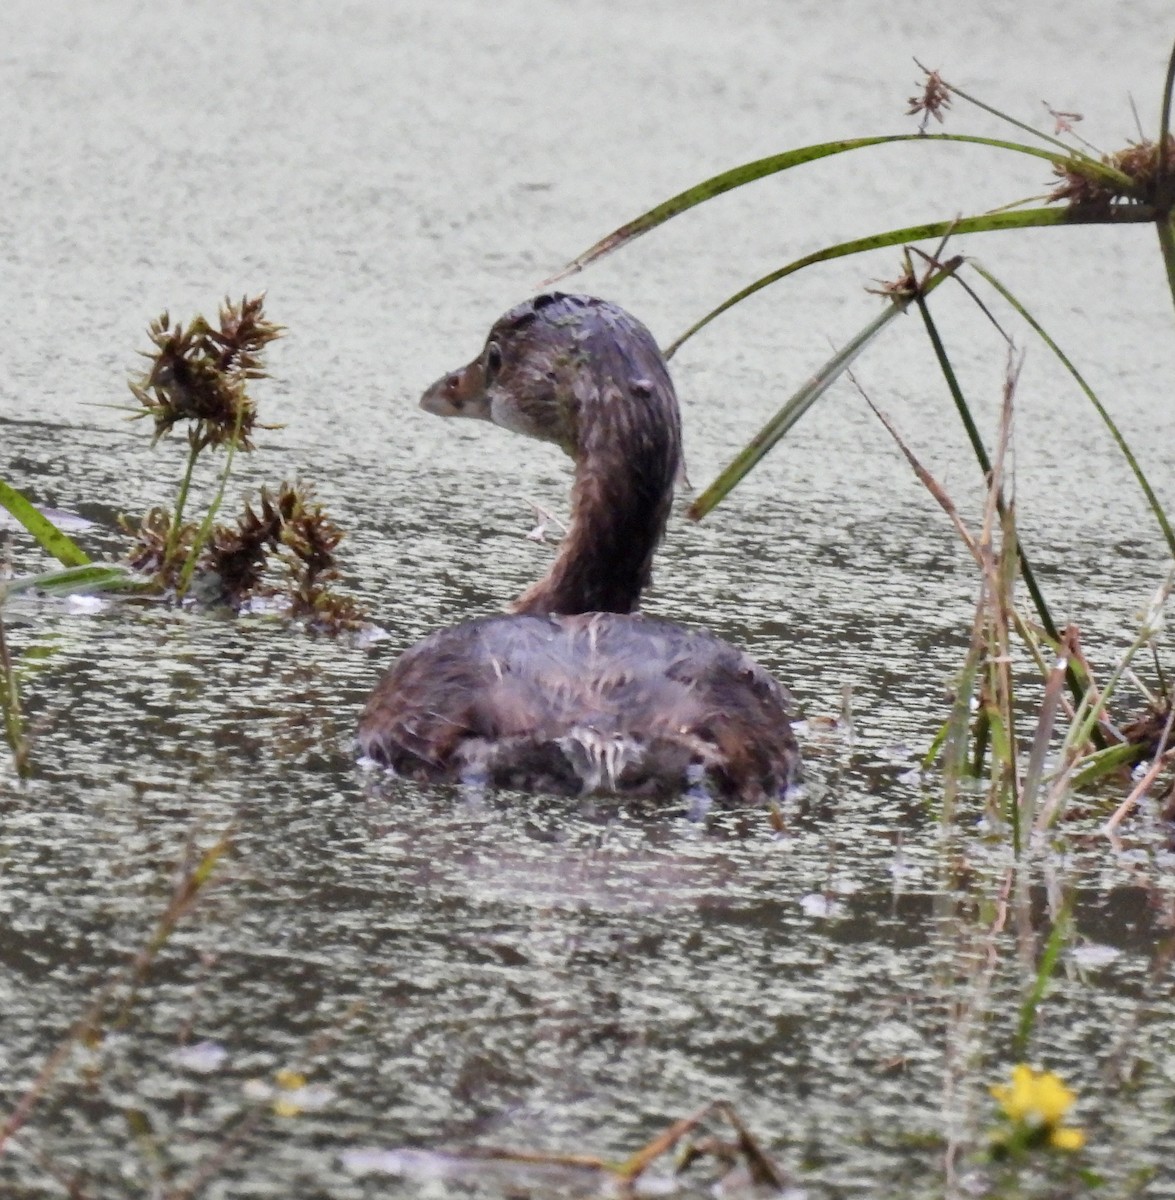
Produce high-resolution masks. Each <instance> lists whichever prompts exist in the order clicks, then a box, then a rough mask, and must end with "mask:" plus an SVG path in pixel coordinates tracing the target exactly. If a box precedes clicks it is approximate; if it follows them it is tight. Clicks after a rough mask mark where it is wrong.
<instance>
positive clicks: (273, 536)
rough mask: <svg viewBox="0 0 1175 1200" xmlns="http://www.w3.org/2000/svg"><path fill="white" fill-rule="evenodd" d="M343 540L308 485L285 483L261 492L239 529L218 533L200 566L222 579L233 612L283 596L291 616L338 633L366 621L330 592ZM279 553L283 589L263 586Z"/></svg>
mask: <svg viewBox="0 0 1175 1200" xmlns="http://www.w3.org/2000/svg"><path fill="white" fill-rule="evenodd" d="M343 536H344V534H343V531H342V530H341V529H340V528H339V527H338V526H337V525H336V524H335V523H334V521H332V520H331V518H330V517H329V516H328V515H327V513H326V511H325V510H324V509H323V507H322V505H321V504H319V503H318V502H317V501H316V500H315V499H314V498H313V490H312V488H311V487H310V485H308V484H290V483H283V484H282V485H281V486H280V487H279V488H278V490H277V494H276V495H272V494H270V492H269V491H268V490H267V489H264V488H263V489H262V491H261V499H260V501H259V503H258V506H257V510H254V508H253V507H252V505H248V504H247V505H246V506H245V511H244V513H243V514H242V515H241V516H240V517H239V518H238V519H237V523H236V525H235V526H231V525H221V526H217V527H216V529H215V530H214V531H213V533H212V536H211V539H210V541H209V546H208V549H207V550H206V552H205V554H204V556H203V558H202V560H201V566H202V567H203V568H204V570H205V571H206V572H208V573H211V574H213V575H215V576H216V577H217V578H218V579H219V581H220V586H221V591H222V595H223V597H224V599H225V601H226V602H227V603H229V604H231V605H233V606H234V607H240V605H242V604H243V603H244V602H245V601H246V600H247V599H249V597H250V596H256V595H266V594H268V595H274V594H282V595H285V596H286V597H287V598H288V599H289V601H290V606H291V615H292V616H295V617H301V618H306V619H308V620H309V621H310V623H311V624H312V625H313V626H314V627H315V628H318V629H321V630H323V631H326V632H332V633H337V632H339V631H340V630H342V629H347V628H356V627H357V626H359V625H361V624H362V623H363V619H364V613H363V611H362V609H361V608H360V607H359V606H358V605H357V604H356V603H355V602H354V601H353V600H351V599H350V598H348V597H346V596H339V595H336V594H335V593H333V592H332V591H331V590H330V585H331V584H332V583H334V582H336V581H337V580H338V579H339V570H338V563H337V560H336V558H335V553H334V552H335V549H336V548H337V547H338V544H339V543H340V542H341V541H342V540H343ZM275 553H276V556H277V558H278V559H279V561H280V562H281V563H282V565H283V566H284V568H285V579H284V581H283V583H282V585H281V586H280V587H273V586H267V585H265V583H264V581H263V575H264V571H265V568H266V566H267V564H268V563H269V561H270V557H271V555H274V554H275Z"/></svg>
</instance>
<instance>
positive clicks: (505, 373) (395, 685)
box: [359, 293, 799, 803]
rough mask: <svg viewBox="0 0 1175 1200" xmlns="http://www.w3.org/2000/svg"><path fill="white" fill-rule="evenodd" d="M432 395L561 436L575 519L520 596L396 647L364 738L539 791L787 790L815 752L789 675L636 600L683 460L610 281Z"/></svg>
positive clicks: (396, 756) (751, 797)
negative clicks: (796, 717) (657, 615)
mask: <svg viewBox="0 0 1175 1200" xmlns="http://www.w3.org/2000/svg"><path fill="white" fill-rule="evenodd" d="M421 404H422V406H423V407H424V408H426V409H427V410H429V411H430V412H436V413H439V414H441V415H444V416H473V417H477V418H481V419H485V420H491V421H494V422H495V423H496V424H499V425H503V426H505V427H506V428H509V429H513V430H515V431H516V432H519V433H523V434H526V435H527V436H530V437H537V438H541V439H543V440H546V441H554V442H557V443H558V444H559V445H561V446H563V448H564V449H565V450H566V451H567V452H568V453H570V454H571V455H572V456H573V457H574V458H575V462H576V471H575V482H574V485H573V488H572V519H571V526H570V529H569V531H568V534H567V536H566V538H565V539H564V541H563V544H562V546H561V548H560V550H559V553H558V555H557V556H556V558H555V561H554V563H553V564H552V566H551V568H550V570H549V571H548V572H547V574H546V576H544V577H543V578H542V579H541V580H539V582H538V583H536V584H534V586H532V587H531V588H529V589H528V590H527V591H526V592H524V593H523V594H522V596H520V597H519V599H518V600H517V601H516V602H515V603H514V605H513V615H510V616H497V617H482V618H479V619H475V620H472V621H466V622H463V623H462V624H460V625H456V626H453V627H452V628H449V629H441V630H438V631H437V632H436V633H433V634H431V635H429V636H428V637H427V638H425V639H424V640H423V641H422V642H419V643H418V644H417V645H415V646H413V647H412V648H410V649H409V650H408V651H406V652H405V653H404V654H403V655H402V656H401V657H400V658H399V659H398V660H397V661H396V662H395V663H394V664H393V665H392V667H391V669H390V670H389V671H388V672H387V674H386V675H385V676H384V677H383V679H382V680H381V681H380V682H379V684H378V685H377V687H376V689H375V691H374V692H373V693H372V695H371V697H370V699H369V700H368V702H367V706H366V708H365V709H364V712H363V715H362V717H361V718H360V723H359V743H360V746H361V748H362V750H363V752H364V753H365V754H367V755H368V756H370V757H371V758H373V759H376V760H377V761H379V762H382V763H385V764H386V765H388V766H390V767H392V768H393V769H394V770H395V771H397V772H398V773H399V774H401V775H405V776H407V777H410V778H414V779H423V780H446V779H448V780H466V781H470V782H480V783H488V784H492V785H494V786H500V787H515V788H526V789H530V790H534V791H554V792H560V793H571V794H577V793H580V792H606V793H625V794H640V795H657V796H665V795H671V794H675V793H680V792H683V791H688V790H691V789H698V790H700V791H704V792H706V793H709V794H711V795H714V796H716V797H717V798H719V799H721V800H724V801H727V802H732V801H733V802H743V803H746V802H760V801H762V800H764V799H769V798H772V797H775V796H778V795H780V794H781V793H782V792H784V791H785V790H786V788H787V786H788V785H789V783H790V782H791V780H792V777H793V775H794V774H795V771H796V769H797V767H798V764H799V753H798V751H797V749H796V744H795V739H794V737H793V735H792V732H791V725H790V720H789V713H790V706H791V705H790V697H789V696H788V694H787V692H786V690H785V689H784V688H782V687H781V686H780V685H779V684H778V683H777V682H776V681H775V680H774V679H772V678H771V676H770V675H768V674H767V673H766V672H765V671H764V670H763V669H762V668H761V667H759V666H758V665H757V664H756V663H755V662H754V661H753V660H752V659H751V658H750V657H749V656H748V655H746V654H744V653H743V652H742V651H741V650H739V649H737V648H736V647H734V646H731V645H730V644H729V643H727V642H724V641H722V640H721V639H720V638H717V637H715V636H714V635H713V634H710V633H706V632H704V631H692V630H687V629H683V628H682V627H681V626H679V625H674V624H671V623H669V622H666V621H659V620H654V619H651V618H647V617H643V616H640V615H639V614H637V613H636V612H635V610H636V608H637V607H638V605H639V602H640V595H641V591H642V590H643V588H644V587H645V586H646V585H647V584H648V582H649V578H650V573H651V567H652V559H653V552H654V550H655V549H656V546H657V543H658V542H659V541H660V539H661V536H662V534H663V533H664V530H665V525H666V522H667V520H668V517H669V508H670V504H671V501H672V498H673V485H674V480H675V478H676V477H677V476H678V474H679V472H680V467H681V432H680V418H679V415H678V408H677V398H676V395H675V393H674V390H673V384H672V381H671V380H670V378H669V374H668V371H667V369H666V367H665V363H664V360H663V359H662V357H661V354H660V352H659V351H658V349H657V345H656V342H654V340H653V338H652V336H651V335H650V334H649V332H648V330H647V329H645V327H644V326H643V325H641V324H640V322H639V321H637V320H635V319H634V318H633V317H631V316H629V314H628V313H626V312H624V311H623V310H622V309H620V308H617V307H616V306H615V305H613V304H609V303H607V302H605V301H602V300H595V299H593V298H591V297H586V296H564V295H560V294H558V293H554V294H551V295H548V296H539V297H537V298H536V299H535V300H533V301H529V302H527V303H525V304H522V305H519V306H518V307H517V308H514V309H512V310H511V311H510V312H508V313H507V314H506V315H505V316H503V317H502V318H500V319H499V320H498V322H497V323H496V324H495V325H494V327H493V329H492V330H491V331H490V335H489V338H488V339H487V341H486V345H485V348H484V349H483V350H482V352H481V354H480V355H479V356H478V357H477V358H476V359H474V360H473V362H471V363H470V364H468V366H466V367H463V368H461V369H460V370H459V371H454V372H452V373H450V374H449V375H446V376H444V377H443V378H441V379H440V380H438V381H437V382H436V383H435V384H434V385H433V386H432V387H431V388H429V389H428V391H427V392H425V394H424V397H423V399H422V401H421Z"/></svg>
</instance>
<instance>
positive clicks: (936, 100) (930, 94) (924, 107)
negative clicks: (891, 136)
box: [906, 71, 951, 133]
mask: <svg viewBox="0 0 1175 1200" xmlns="http://www.w3.org/2000/svg"><path fill="white" fill-rule="evenodd" d="M925 74H926V82H925V83H924V84H923V85H922V91H921V92H920V93H919V94H918V95H916V96H911V97H910V99H909V100H908V101H907V103H908V104H909V105H910V107H909V108H908V109H906V116H908V117H916V116H917V115H918V114H919V113H921V114H922V120H921V121H919V123H918V132H919V133H925V132H926V126H927V125H928V124H929V123H930V118H931V117H933V118H934V119H935V120H936V121H938V122H939V123H940V124H941V123H942V120H943V113H944V112H945V111H946V110H947V109H948V108H950V106H951V89H950V86H949V85H948V84H947V83H946V82H945V81H944V80H943V77H942V76H941V75H940V74H939V73H938V72H937V71H926V72H925Z"/></svg>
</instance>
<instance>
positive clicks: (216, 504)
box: [176, 405, 245, 600]
mask: <svg viewBox="0 0 1175 1200" xmlns="http://www.w3.org/2000/svg"><path fill="white" fill-rule="evenodd" d="M244 412H245V407H244V405H241V406H240V407H239V408H238V409H237V421H236V425H235V426H234V427H233V436H232V441H230V442H229V444H228V450H227V451H226V452H225V458H224V470H223V471H222V472H221V473H220V486H219V487H217V489H216V495H215V496H214V497H213V500H212V503H211V504H210V505H209V506H208V511H207V512H206V513H205V514H204V520H203V521H201V522H200V528H199V530H197V532H196V537H195V539H194V540H193V542H192V549H191V550H190V551H189V553H188V558H187V561H186V562H185V563H184V569H183V571H181V572H180V578H179V584H178V585H177V587H176V595H177V596H178V597H179V598H180V599H181V600H182V599H183V598H184V596H185V594H186V593H187V590H188V584H189V583H191V581H192V575H193V574H194V573H195V571H196V562H197V560H198V559H199V557H200V552H201V551H202V550H203V549H204V543H205V542H206V541H207V540H208V533H209V530H210V529H211V528H212V522H213V521H215V520H216V514H217V513H218V512H219V511H220V505H221V501H222V500H223V499H224V489H225V488H226V487H227V486H228V477H229V475H230V473H231V472H232V469H233V455H234V454H235V453H236V450H237V442H238V441H239V440H240V436H241V418H242V416H243V415H244Z"/></svg>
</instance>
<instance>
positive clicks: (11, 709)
mask: <svg viewBox="0 0 1175 1200" xmlns="http://www.w3.org/2000/svg"><path fill="white" fill-rule="evenodd" d="M3 600H4V585H3V584H0V608H2V607H3ZM0 716H3V718H4V737H5V740H6V741H7V742H8V747H9V749H10V750H11V751H12V762H13V765H14V766H15V767H16V773H17V775H18V776H22V777H23V776H25V775H27V774H28V772H29V739H28V735H27V734H26V732H25V726H24V714H23V712H22V710H21V704H20V686H19V683H18V681H17V677H16V667H15V666H14V664H13V662H12V655H11V653H10V652H9V649H8V640H7V638H6V637H5V634H4V614H3V612H0Z"/></svg>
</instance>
